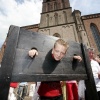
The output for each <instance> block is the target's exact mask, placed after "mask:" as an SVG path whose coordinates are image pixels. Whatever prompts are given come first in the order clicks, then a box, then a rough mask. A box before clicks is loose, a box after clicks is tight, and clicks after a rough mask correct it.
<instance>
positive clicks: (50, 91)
mask: <svg viewBox="0 0 100 100" xmlns="http://www.w3.org/2000/svg"><path fill="white" fill-rule="evenodd" d="M38 94H39V95H40V96H45V97H55V96H59V95H61V94H62V90H61V84H60V82H59V81H55V82H41V84H40V87H39V89H38Z"/></svg>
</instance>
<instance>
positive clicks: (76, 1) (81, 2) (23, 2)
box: [0, 0, 100, 47]
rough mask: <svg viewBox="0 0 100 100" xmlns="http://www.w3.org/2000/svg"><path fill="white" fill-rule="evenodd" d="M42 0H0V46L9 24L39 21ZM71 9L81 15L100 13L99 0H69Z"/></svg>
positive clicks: (35, 22)
mask: <svg viewBox="0 0 100 100" xmlns="http://www.w3.org/2000/svg"><path fill="white" fill-rule="evenodd" d="M42 1H43V0H0V47H1V45H2V44H3V42H4V40H5V38H6V35H7V33H8V30H9V27H10V25H15V26H19V27H21V26H27V25H33V24H38V23H40V15H41V14H40V13H41V11H42ZM69 1H70V6H71V7H72V11H73V10H74V9H75V10H80V11H81V15H88V14H95V13H100V0H69Z"/></svg>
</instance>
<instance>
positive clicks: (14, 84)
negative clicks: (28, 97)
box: [10, 82, 18, 88]
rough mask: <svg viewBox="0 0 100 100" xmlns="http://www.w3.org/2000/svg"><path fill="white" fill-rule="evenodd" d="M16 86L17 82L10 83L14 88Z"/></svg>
mask: <svg viewBox="0 0 100 100" xmlns="http://www.w3.org/2000/svg"><path fill="white" fill-rule="evenodd" d="M17 86H18V83H17V82H12V83H10V87H13V88H16V87H17Z"/></svg>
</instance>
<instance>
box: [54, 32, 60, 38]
mask: <svg viewBox="0 0 100 100" xmlns="http://www.w3.org/2000/svg"><path fill="white" fill-rule="evenodd" d="M53 36H55V37H59V38H61V36H60V34H58V33H55V34H53Z"/></svg>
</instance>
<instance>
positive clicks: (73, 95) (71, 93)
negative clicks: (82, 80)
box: [66, 83, 78, 100]
mask: <svg viewBox="0 0 100 100" xmlns="http://www.w3.org/2000/svg"><path fill="white" fill-rule="evenodd" d="M66 90H67V95H68V100H78V89H77V85H76V83H66Z"/></svg>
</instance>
